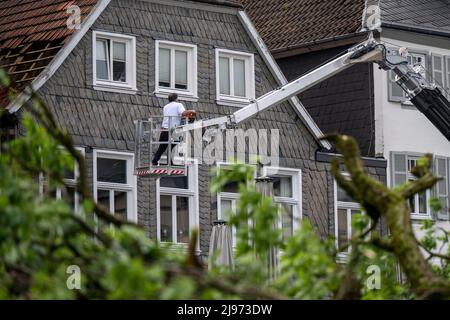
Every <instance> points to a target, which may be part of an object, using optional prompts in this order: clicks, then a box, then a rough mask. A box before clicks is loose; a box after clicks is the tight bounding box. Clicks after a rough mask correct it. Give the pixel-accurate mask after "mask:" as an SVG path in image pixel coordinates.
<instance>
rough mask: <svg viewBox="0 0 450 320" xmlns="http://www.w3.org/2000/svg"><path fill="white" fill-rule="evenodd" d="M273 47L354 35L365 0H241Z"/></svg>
mask: <svg viewBox="0 0 450 320" xmlns="http://www.w3.org/2000/svg"><path fill="white" fill-rule="evenodd" d="M242 2H243V4H244V7H245V9H246V11H247V13H248V14H249V16H250V18H251V19H252V21H253V23H254V24H255V26H256V28H257V29H258V32H259V33H260V35H261V37H262V38H263V40H264V41H265V43H266V45H267V46H268V47H269V49H270V50H277V49H285V48H288V47H296V46H299V45H303V44H306V43H311V42H314V41H317V40H325V39H332V38H334V37H336V36H341V35H345V34H352V33H354V32H357V31H359V29H360V28H361V21H362V16H363V12H364V8H365V0H242Z"/></svg>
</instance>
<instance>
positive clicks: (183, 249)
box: [159, 241, 202, 255]
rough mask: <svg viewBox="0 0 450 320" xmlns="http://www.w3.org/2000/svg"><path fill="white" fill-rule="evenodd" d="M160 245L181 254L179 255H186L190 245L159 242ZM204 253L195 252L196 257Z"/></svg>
mask: <svg viewBox="0 0 450 320" xmlns="http://www.w3.org/2000/svg"><path fill="white" fill-rule="evenodd" d="M159 243H160V245H161V246H162V247H164V248H166V249H168V250H170V251H172V252H179V253H185V252H186V251H187V250H188V248H189V244H187V243H175V242H166V241H159ZM201 253H202V251H201V250H197V249H196V250H195V254H196V255H200V254H201Z"/></svg>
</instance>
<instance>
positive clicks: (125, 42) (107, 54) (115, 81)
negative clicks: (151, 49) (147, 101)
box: [92, 31, 137, 93]
mask: <svg viewBox="0 0 450 320" xmlns="http://www.w3.org/2000/svg"><path fill="white" fill-rule="evenodd" d="M92 59H93V62H92V65H93V80H94V81H93V82H94V88H95V89H96V90H104V91H112V92H120V93H135V92H136V90H137V89H136V38H135V37H133V36H128V35H122V34H116V33H109V32H102V31H93V32H92Z"/></svg>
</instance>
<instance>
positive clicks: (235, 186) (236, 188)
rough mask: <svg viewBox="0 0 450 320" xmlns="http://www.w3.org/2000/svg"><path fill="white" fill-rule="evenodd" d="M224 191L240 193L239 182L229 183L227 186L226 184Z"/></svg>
mask: <svg viewBox="0 0 450 320" xmlns="http://www.w3.org/2000/svg"><path fill="white" fill-rule="evenodd" d="M222 191H223V192H231V193H238V192H239V182H237V181H231V182H228V183H227V184H225V186H224V187H223V190H222Z"/></svg>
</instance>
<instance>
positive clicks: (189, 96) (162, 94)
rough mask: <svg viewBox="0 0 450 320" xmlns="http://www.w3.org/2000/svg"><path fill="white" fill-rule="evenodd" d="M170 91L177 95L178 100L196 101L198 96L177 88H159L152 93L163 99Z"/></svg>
mask: <svg viewBox="0 0 450 320" xmlns="http://www.w3.org/2000/svg"><path fill="white" fill-rule="evenodd" d="M171 93H176V94H177V95H178V99H179V100H182V101H189V102H198V97H197V96H196V95H194V94H192V93H189V92H184V91H178V90H167V91H166V90H164V91H162V90H161V89H160V90H158V91H155V92H154V94H155V96H156V97H157V98H163V99H167V98H168V97H169V94H171Z"/></svg>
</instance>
